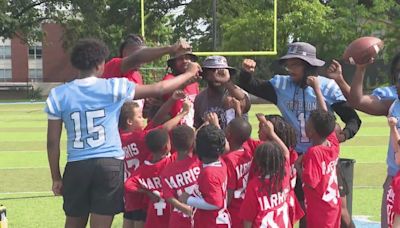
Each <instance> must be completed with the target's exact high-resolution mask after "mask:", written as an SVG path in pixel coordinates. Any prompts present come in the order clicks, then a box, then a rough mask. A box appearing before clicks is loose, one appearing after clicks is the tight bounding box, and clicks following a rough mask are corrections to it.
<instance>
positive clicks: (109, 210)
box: [63, 158, 124, 217]
mask: <svg viewBox="0 0 400 228" xmlns="http://www.w3.org/2000/svg"><path fill="white" fill-rule="evenodd" d="M123 196H124V166H123V160H118V159H115V158H94V159H88V160H82V161H75V162H68V163H67V165H66V167H65V171H64V175H63V200H64V204H63V208H64V211H65V214H66V215H67V216H70V217H83V216H87V215H88V214H89V213H95V214H100V215H115V214H118V213H120V212H122V211H123V208H124V201H123Z"/></svg>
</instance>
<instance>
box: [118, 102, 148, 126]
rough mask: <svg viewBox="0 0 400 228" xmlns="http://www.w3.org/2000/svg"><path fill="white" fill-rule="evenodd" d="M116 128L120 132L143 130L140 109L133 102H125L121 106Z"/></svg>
mask: <svg viewBox="0 0 400 228" xmlns="http://www.w3.org/2000/svg"><path fill="white" fill-rule="evenodd" d="M118 127H119V128H120V129H122V130H125V131H126V130H143V129H144V127H145V126H144V119H143V116H142V109H141V108H140V106H139V105H138V104H137V103H136V102H134V101H127V102H125V103H124V105H122V108H121V114H120V115H119V122H118Z"/></svg>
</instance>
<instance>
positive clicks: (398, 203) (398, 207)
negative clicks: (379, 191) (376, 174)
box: [386, 172, 400, 228]
mask: <svg viewBox="0 0 400 228" xmlns="http://www.w3.org/2000/svg"><path fill="white" fill-rule="evenodd" d="M386 201H387V206H386V208H387V212H388V214H387V220H388V227H389V228H392V227H393V222H394V216H395V215H396V214H397V215H398V216H399V215H400V172H398V173H397V175H396V176H395V177H394V178H393V180H392V184H391V185H390V188H389V191H388V193H387V197H386Z"/></svg>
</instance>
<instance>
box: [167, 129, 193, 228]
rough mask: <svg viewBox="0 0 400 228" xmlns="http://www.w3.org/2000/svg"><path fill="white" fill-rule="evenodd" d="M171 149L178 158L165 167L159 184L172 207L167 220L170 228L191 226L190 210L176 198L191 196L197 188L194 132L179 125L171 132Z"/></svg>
mask: <svg viewBox="0 0 400 228" xmlns="http://www.w3.org/2000/svg"><path fill="white" fill-rule="evenodd" d="M171 141H172V146H173V148H174V149H175V150H176V151H177V154H178V158H177V160H176V161H175V162H173V163H171V164H170V165H168V166H167V167H165V169H164V171H163V172H162V173H161V183H162V187H163V195H164V198H165V200H166V201H167V202H168V203H169V204H171V205H172V207H173V209H172V211H171V216H170V219H169V225H168V227H170V228H186V227H191V226H192V208H191V207H190V206H188V205H186V204H183V203H181V202H179V200H178V197H179V196H180V195H181V194H182V193H183V192H186V193H187V194H189V195H191V194H192V193H193V191H194V190H195V189H196V188H197V178H198V176H199V173H200V161H199V159H198V158H197V156H196V155H193V153H192V151H193V144H194V130H193V129H192V128H190V127H189V126H186V125H179V126H177V127H175V128H174V129H172V131H171Z"/></svg>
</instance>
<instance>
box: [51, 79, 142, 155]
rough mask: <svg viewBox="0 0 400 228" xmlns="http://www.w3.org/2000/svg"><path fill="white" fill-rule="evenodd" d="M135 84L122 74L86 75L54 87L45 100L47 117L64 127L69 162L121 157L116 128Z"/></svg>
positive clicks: (131, 97)
mask: <svg viewBox="0 0 400 228" xmlns="http://www.w3.org/2000/svg"><path fill="white" fill-rule="evenodd" d="M134 92H135V84H134V83H132V82H129V81H128V80H127V79H125V78H121V79H108V80H106V79H101V78H96V77H88V78H84V79H76V80H74V81H72V82H69V83H66V84H64V85H61V86H58V87H56V88H53V89H52V90H51V92H50V94H49V97H48V98H47V101H46V108H45V112H46V113H47V114H48V116H49V119H62V121H63V122H64V125H65V128H66V130H67V138H68V145H67V154H68V157H67V159H68V162H71V161H80V160H86V159H90V158H97V157H116V158H121V159H122V158H123V157H124V152H123V150H122V148H121V141H120V137H119V134H118V131H116V130H114V129H115V127H116V126H117V125H118V118H119V114H120V108H121V106H122V105H123V103H124V102H125V101H126V100H128V99H133V97H134Z"/></svg>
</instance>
